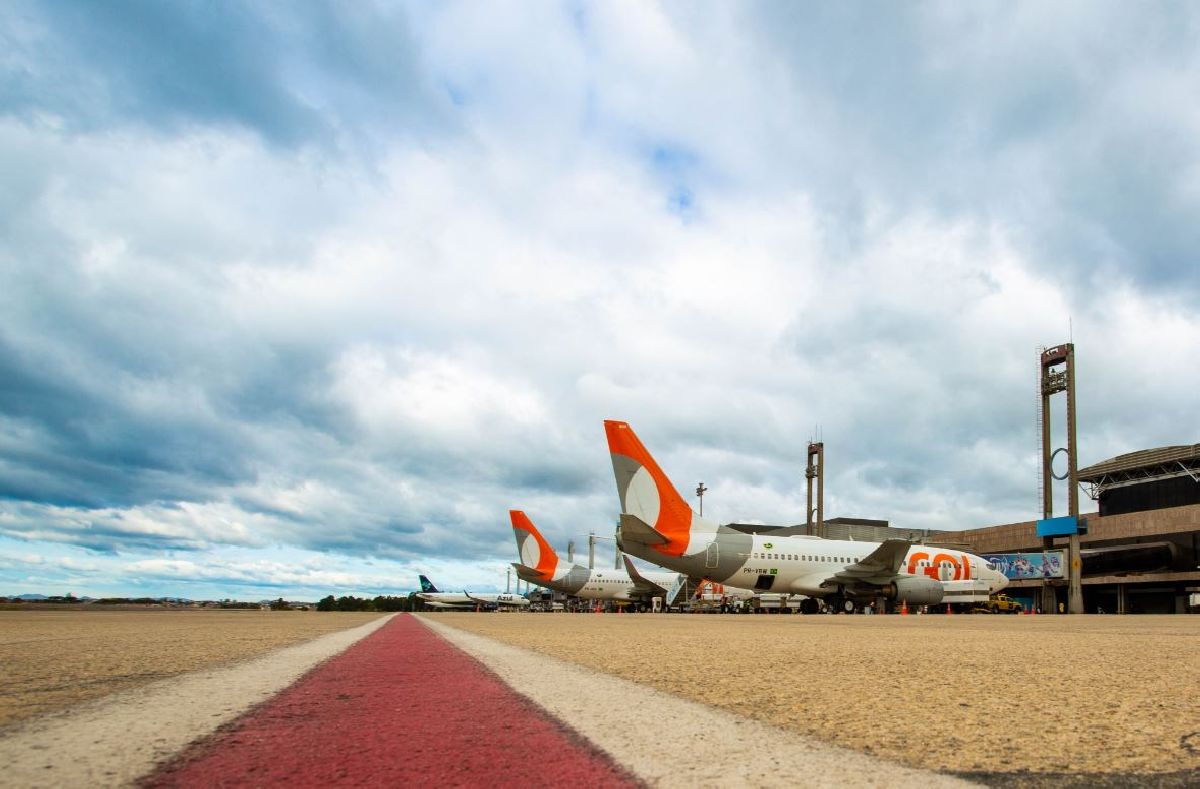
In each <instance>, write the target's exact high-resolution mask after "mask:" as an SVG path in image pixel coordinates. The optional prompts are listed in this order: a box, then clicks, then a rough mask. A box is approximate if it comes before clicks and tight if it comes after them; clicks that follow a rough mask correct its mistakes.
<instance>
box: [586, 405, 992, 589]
mask: <svg viewBox="0 0 1200 789" xmlns="http://www.w3.org/2000/svg"><path fill="white" fill-rule="evenodd" d="M604 430H605V433H606V434H607V436H608V449H609V453H610V454H611V455H612V462H613V473H614V475H615V476H616V480H617V495H618V496H619V497H620V499H621V526H620V531H619V533H618V537H617V539H618V542H619V544H620V546H621V550H623V551H624V552H626V553H628V554H631V555H633V556H637V557H639V558H642V559H645V560H646V561H649V562H653V563H655V564H657V565H660V566H662V567H666V568H669V569H671V570H676V571H678V572H681V573H686V574H687V575H689V576H692V577H700V578H708V579H711V580H714V581H717V582H719V583H725V584H732V585H734V586H747V587H750V588H752V589H753V590H754V591H756V592H760V593H762V592H782V593H798V594H804V595H808V596H809V599H808V600H805V601H804V602H803V603H802V605H801V611H802V612H803V613H816V612H817V611H818V610H819V609H820V603H819V602H818V598H820V599H824V600H825V602H826V604H827V605H829V606H831V607H832V608H833V609H834V610H835V611H845V612H847V613H852V612H853V611H854V610H855V609H856V608H857V607H858V606H859V605H860V603H861V601H862V600H869V599H874V598H876V597H883V598H886V599H888V600H895V601H904V602H907V603H908V604H909V605H927V604H936V603H939V602H941V600H942V597H943V595H944V594H945V591H946V589H947V585H948V583H949V582H955V581H966V580H971V579H975V580H978V581H982V582H983V583H984V584H985V585H986V587H987V590H988V593H989V594H991V593H993V592H996V591H999V590H1000V589H1003V588H1004V587H1005V586H1007V585H1008V579H1007V578H1005V577H1004V575H1003V574H1001V573H999V572H997V571H996V569H995V567H994V566H992V565H991V564H989V563H988V562H987V561H985V560H984V559H982V558H981V557H979V556H975V555H974V554H970V553H965V552H963V551H955V550H951V549H948V548H927V547H925V546H922V545H915V544H913V543H912V542H910V541H908V540H898V539H891V540H884V541H883V542H855V541H851V540H826V539H822V538H820V537H811V536H807V535H789V536H783V537H773V536H771V535H770V534H744V533H742V532H739V531H736V530H734V529H731V528H729V527H727V526H720V525H718V524H717V523H714V522H713V521H708V520H705V519H704V518H703V517H701V516H700V515H698V514H696V513H695V512H694V511H693V510H692V508H691V507H690V506H688V504H687V502H686V501H684V499H683V497H682V496H680V495H679V492H678V491H677V490H676V489H675V487H674V486H673V485H672V484H671V482H670V480H668V479H667V476H666V475H665V474H664V473H663V471H662V469H660V468H659V466H658V464H657V463H656V462H654V458H652V457H651V456H650V453H649V452H648V451H647V450H646V448H645V447H644V446H643V445H642V442H641V441H640V440H639V439H638V437H637V436H636V435H635V434H634V432H633V429H632V428H631V427H630V426H629V425H628V424H626V423H625V422H617V421H612V420H606V421H605V423H604Z"/></svg>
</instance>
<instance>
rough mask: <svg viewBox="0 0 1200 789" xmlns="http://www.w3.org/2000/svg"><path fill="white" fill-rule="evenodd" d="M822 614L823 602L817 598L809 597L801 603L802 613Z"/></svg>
mask: <svg viewBox="0 0 1200 789" xmlns="http://www.w3.org/2000/svg"><path fill="white" fill-rule="evenodd" d="M820 612H821V601H820V600H818V599H817V598H815V597H807V598H805V599H803V600H801V601H800V613H802V614H817V613H820Z"/></svg>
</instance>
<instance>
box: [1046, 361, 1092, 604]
mask: <svg viewBox="0 0 1200 789" xmlns="http://www.w3.org/2000/svg"><path fill="white" fill-rule="evenodd" d="M1038 390H1039V392H1040V395H1041V396H1040V398H1039V401H1038V406H1039V412H1038V414H1039V421H1040V422H1041V432H1042V518H1043V519H1047V520H1048V519H1050V518H1053V517H1054V491H1053V484H1054V480H1055V479H1059V480H1062V479H1065V480H1066V481H1067V512H1068V515H1070V516H1071V517H1073V518H1075V520H1076V522H1078V520H1079V480H1078V468H1079V463H1078V455H1077V454H1076V442H1075V434H1076V430H1077V426H1076V418H1075V417H1076V412H1075V344H1074V343H1070V342H1068V343H1063V344H1062V345H1056V346H1054V347H1053V348H1045V349H1043V350H1042V352H1041V355H1040V357H1039V364H1038ZM1060 392H1062V393H1065V394H1066V396H1067V446H1066V447H1065V452H1066V455H1067V473H1066V474H1065V475H1064V476H1062V477H1060V476H1058V475H1056V474H1055V473H1054V468H1053V463H1054V458H1055V456H1057V455H1058V454H1059V453H1060V452H1063V451H1064V448H1062V447H1060V448H1059V449H1053V450H1052V449H1051V448H1050V397H1051V396H1052V395H1055V394H1058V393H1060ZM1053 546H1054V538H1053V537H1043V538H1042V547H1043V549H1044V550H1049V549H1050V548H1052V547H1053ZM1081 569H1082V563H1081V561H1080V558H1079V531H1078V529H1076V530H1075V532H1074V533H1072V534H1070V535H1069V536H1068V557H1067V612H1068V613H1071V614H1082V613H1083V585H1082V582H1081V580H1080V576H1081ZM1042 599H1043V602H1045V603H1047V605H1046V606H1043V608H1045V609H1046V610H1048V611H1054V610H1056V609H1057V606H1056V605H1055V604H1054V597H1053V589H1052V588H1051V587H1049V586H1046V585H1043V587H1042Z"/></svg>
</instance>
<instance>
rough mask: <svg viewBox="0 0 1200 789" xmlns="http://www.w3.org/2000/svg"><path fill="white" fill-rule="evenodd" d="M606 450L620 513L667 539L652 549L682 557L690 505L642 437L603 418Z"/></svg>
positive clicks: (624, 426) (628, 427) (689, 528)
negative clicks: (664, 542) (618, 499)
mask: <svg viewBox="0 0 1200 789" xmlns="http://www.w3.org/2000/svg"><path fill="white" fill-rule="evenodd" d="M604 432H605V433H606V434H607V436H608V451H609V453H611V455H612V462H613V472H614V473H615V474H616V477H617V494H618V495H619V496H620V497H621V509H622V512H623V513H625V514H627V515H633V516H634V517H636V518H638V519H640V520H641V521H642V522H643V523H645V524H646V525H648V526H650V527H651V528H653V529H654V530H655V531H656V532H658V533H659V534H661V535H662V536H663V537H665V538H666V539H667V543H666V544H665V545H661V546H655V550H658V551H659V552H661V553H664V554H668V555H671V556H682V555H683V554H684V553H685V552H686V551H687V546H688V542H689V541H690V539H691V529H692V517H693V513H692V508H691V507H689V506H688V504H687V502H685V501H684V500H683V497H682V496H680V495H679V491H677V490H675V487H674V486H673V485H672V484H671V481H670V480H669V479H667V475H666V474H664V473H663V470H662V469H661V468H659V467H658V463H656V462H654V458H653V457H651V456H650V453H649V452H648V451H647V450H646V447H645V446H643V445H642V442H641V440H639V439H638V437H637V435H636V434H635V433H634V432H633V428H631V427H630V426H629V425H628V424H626V423H625V422H617V421H614V420H605V422H604Z"/></svg>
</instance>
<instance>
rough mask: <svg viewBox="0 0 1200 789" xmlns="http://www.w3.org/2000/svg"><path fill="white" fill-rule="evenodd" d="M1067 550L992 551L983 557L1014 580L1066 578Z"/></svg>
mask: <svg viewBox="0 0 1200 789" xmlns="http://www.w3.org/2000/svg"><path fill="white" fill-rule="evenodd" d="M1064 553H1065V551H1045V552H1043V553H992V554H984V556H983V558H984V559H986V560H987V561H989V562H991V563H992V564H993V565H995V567H996V569H997V570H999V571H1000V572H1002V573H1004V575H1005V577H1006V578H1011V579H1012V580H1014V581H1016V580H1024V579H1038V578H1065V577H1066V567H1067V563H1066V560H1065V559H1064Z"/></svg>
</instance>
